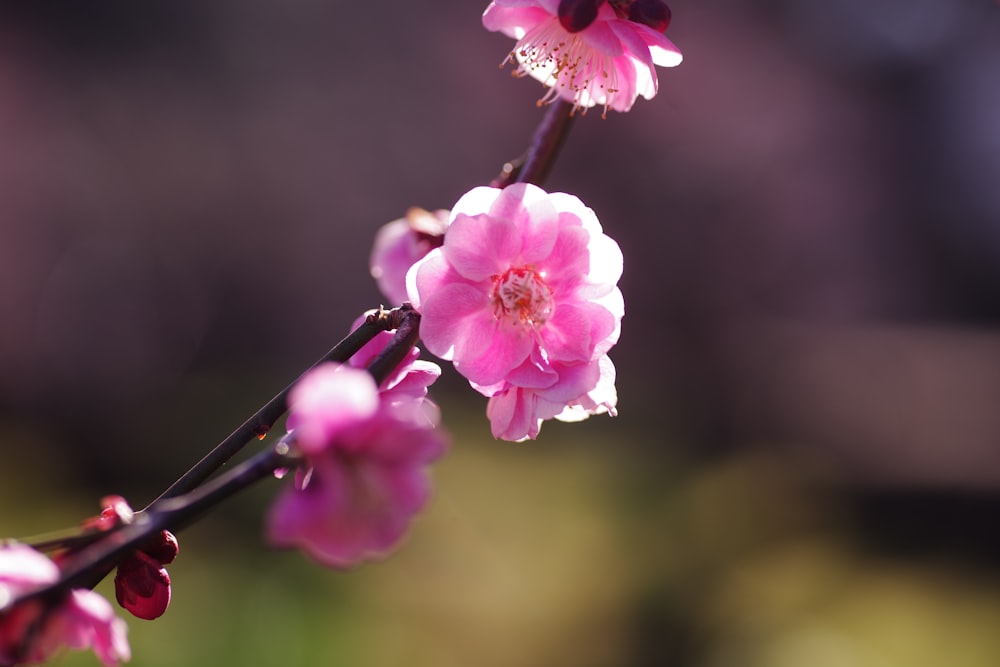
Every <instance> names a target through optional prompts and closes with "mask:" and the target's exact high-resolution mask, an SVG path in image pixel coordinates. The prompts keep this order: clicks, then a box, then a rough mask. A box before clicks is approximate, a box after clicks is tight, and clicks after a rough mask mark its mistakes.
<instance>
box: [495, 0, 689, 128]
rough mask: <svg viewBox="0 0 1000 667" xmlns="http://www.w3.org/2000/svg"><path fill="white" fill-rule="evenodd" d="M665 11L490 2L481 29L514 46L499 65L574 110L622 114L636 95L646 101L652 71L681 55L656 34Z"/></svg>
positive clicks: (617, 4) (629, 4) (573, 0)
mask: <svg viewBox="0 0 1000 667" xmlns="http://www.w3.org/2000/svg"><path fill="white" fill-rule="evenodd" d="M668 23H669V10H667V9H666V6H665V5H663V4H662V3H660V2H659V0H608V1H607V2H604V1H603V0H562V2H560V0H494V1H493V2H491V3H490V5H489V7H487V8H486V11H485V12H484V13H483V25H484V26H485V27H486V28H487V29H488V30H491V31H500V32H502V33H504V34H505V35H507V36H508V37H512V38H514V39H516V40H517V43H516V44H515V45H514V48H513V49H512V50H511V52H510V54H509V55H508V56H507V59H506V60H505V61H504V63H507V62H510V61H514V60H516V61H517V63H518V68H517V69H516V70H515V72H514V73H515V74H516V75H518V76H524V75H529V76H531V77H532V78H534V79H537V80H538V81H541V82H542V83H543V84H544V85H546V86H548V87H549V90H548V91H547V92H546V93H545V95H544V96H543V97H542V98H541V99H540V100H539V104H540V105H541V104H545V103H548V102H551V101H553V100H555V99H556V98H562V99H564V100H566V101H568V102H572V103H573V108H574V109H578V108H583V109H585V110H586V109H587V108H589V107H592V106H603V107H604V110H605V112H607V110H608V109H609V108H610V109H614V110H615V111H628V110H629V109H631V108H632V104H633V103H635V100H636V98H637V97H638V96H640V95H641V96H642V97H644V98H646V99H647V100H648V99H652V98H653V96H654V95H656V92H657V87H658V81H657V77H656V68H655V67H654V66H655V65H659V66H661V67H673V66H675V65H678V64H680V62H681V52H680V51H679V50H678V49H677V47H676V46H674V44H673V43H672V42H671V41H670V40H669V39H667V38H666V37H665V36H664V34H663V31H664V30H666V27H667V24H668Z"/></svg>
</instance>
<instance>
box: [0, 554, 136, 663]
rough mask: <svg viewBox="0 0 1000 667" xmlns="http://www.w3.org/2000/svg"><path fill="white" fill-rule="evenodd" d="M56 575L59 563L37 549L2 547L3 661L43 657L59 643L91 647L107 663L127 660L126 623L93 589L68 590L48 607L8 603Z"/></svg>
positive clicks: (32, 660)
mask: <svg viewBox="0 0 1000 667" xmlns="http://www.w3.org/2000/svg"><path fill="white" fill-rule="evenodd" d="M58 579H59V568H58V567H56V565H55V563H53V562H52V561H51V560H49V559H48V558H46V557H45V556H44V555H42V554H41V553H39V552H37V551H35V550H34V549H32V548H30V547H27V546H24V545H19V544H14V545H11V546H6V547H2V548H0V664H4V665H8V664H14V663H24V664H31V663H38V662H45V661H46V660H49V659H50V658H51V657H52V656H53V654H54V653H55V652H56V651H57V650H58V649H59V648H60V647H61V646H68V647H70V648H74V649H84V648H91V649H93V651H94V653H95V654H96V655H97V657H98V659H99V660H100V661H101V662H102V663H104V664H105V665H107V667H114V666H115V665H117V664H118V663H119V662H121V661H125V660H128V659H129V658H130V657H131V651H130V650H129V646H128V640H127V639H126V633H127V632H128V628H127V627H126V625H125V622H124V621H123V620H121V619H120V618H118V617H117V616H115V613H114V610H113V609H112V607H111V604H110V603H109V602H108V601H107V600H105V599H104V598H103V597H101V596H100V595H99V594H97V593H95V592H93V591H89V590H73V591H69V592H68V593H67V594H66V596H65V598H63V599H62V600H61V601H59V602H58V603H57V604H56V606H55V607H54V608H49V609H46V608H45V607H44V606H43V603H42V602H41V601H40V600H29V601H27V602H25V603H20V604H16V605H15V606H13V607H11V608H6V607H5V605H6V604H8V603H9V602H10V600H11V599H13V598H14V597H16V596H18V595H21V594H24V593H27V592H30V591H32V590H34V589H36V588H38V587H40V586H44V585H46V584H51V583H54V582H56V581H57V580H58ZM39 623H41V626H40V627H39V626H38V624H39Z"/></svg>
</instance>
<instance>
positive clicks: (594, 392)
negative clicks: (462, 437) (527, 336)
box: [486, 355, 618, 441]
mask: <svg viewBox="0 0 1000 667" xmlns="http://www.w3.org/2000/svg"><path fill="white" fill-rule="evenodd" d="M551 371H552V375H553V377H554V381H552V382H551V384H549V383H545V386H541V387H539V386H531V385H532V384H535V383H531V382H528V383H527V384H528V386H519V385H517V384H514V383H511V382H507V383H505V384H504V385H503V387H502V388H501V389H499V390H497V391H495V393H493V395H492V396H491V397H490V400H489V403H488V405H487V407H486V416H487V417H488V418H489V420H490V427H491V430H492V433H493V437H494V438H499V439H501V440H511V441H521V440H527V439H529V438H530V439H534V438H536V437H538V432H539V430H540V429H541V427H542V422H543V421H544V420H547V419H552V418H555V419H558V420H560V421H565V422H574V421H581V420H583V419H586V418H587V417H589V416H590V415H593V414H601V413H605V412H606V413H609V414H611V415H612V416H613V415H616V414H617V411H616V405H617V403H618V394H617V392H616V391H615V366H614V364H613V363H612V362H611V359H610V358H609V357H608V356H607V355H604V356H602V357H600V358H599V359H595V360H594V361H592V362H589V363H586V364H553V366H552V369H551Z"/></svg>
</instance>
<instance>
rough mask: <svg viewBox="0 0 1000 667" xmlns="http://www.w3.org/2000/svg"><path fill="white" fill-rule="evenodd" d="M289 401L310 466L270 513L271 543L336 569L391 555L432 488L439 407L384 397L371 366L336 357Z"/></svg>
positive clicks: (440, 442) (439, 440)
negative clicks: (300, 551) (341, 361)
mask: <svg viewBox="0 0 1000 667" xmlns="http://www.w3.org/2000/svg"><path fill="white" fill-rule="evenodd" d="M400 384H405V380H403V381H402V382H400V383H398V384H397V385H396V386H399V385H400ZM289 404H290V411H289V417H288V427H289V429H290V430H291V431H293V432H294V435H295V441H296V444H297V446H298V448H299V450H300V451H301V453H302V455H303V458H304V465H303V466H302V467H300V468H299V469H298V470H297V471H296V474H295V479H294V483H293V484H292V485H291V486H289V487H286V488H285V489H284V491H283V492H282V494H281V495H280V496H279V497H278V499H277V501H276V502H275V504H274V505H273V506H272V508H271V510H270V512H269V515H268V519H267V535H268V539H269V541H270V542H271V543H272V544H274V545H276V546H295V547H299V548H301V549H303V550H304V551H305V552H306V553H307V554H308V555H309V556H311V557H312V558H314V559H315V560H317V561H319V562H320V563H323V564H325V565H329V566H331V567H341V568H344V567H351V566H353V565H356V564H359V563H361V562H362V561H365V560H370V559H375V558H381V557H383V556H385V555H386V554H387V553H388V552H389V550H390V549H391V548H392V547H393V546H395V545H396V543H397V542H399V540H400V539H401V538H402V536H403V534H404V533H405V532H406V529H407V527H408V526H409V523H410V521H411V520H412V518H413V517H414V516H415V515H416V514H417V512H419V511H420V509H421V508H422V507H423V506H424V504H425V503H426V501H427V499H428V496H429V494H430V483H429V478H428V472H427V467H428V465H429V464H430V463H431V462H432V461H434V460H435V459H437V458H438V457H439V456H440V455H441V454H442V453H443V451H444V447H445V442H444V438H443V437H442V436H441V435H440V434H439V432H438V431H437V430H436V428H435V427H436V426H437V423H438V419H439V416H438V412H437V408H436V406H434V404H433V403H431V402H430V401H429V400H427V399H426V398H422V397H421V398H414V397H412V396H410V397H409V398H408V400H407V394H406V392H402V391H397V392H395V393H392V392H387V393H385V394H380V392H379V390H378V388H377V387H376V386H375V382H374V380H373V379H372V378H371V376H370V375H369V374H368V373H367V372H365V371H363V370H360V369H357V368H352V367H351V366H346V365H339V364H333V363H329V364H324V365H322V366H319V367H317V368H316V369H314V370H312V371H310V372H309V373H308V374H307V375H306V376H305V377H303V378H302V380H300V381H299V383H298V384H297V385H296V386H295V388H294V389H293V391H292V393H291V395H290V398H289Z"/></svg>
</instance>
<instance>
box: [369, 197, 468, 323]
mask: <svg viewBox="0 0 1000 667" xmlns="http://www.w3.org/2000/svg"><path fill="white" fill-rule="evenodd" d="M448 215H449V212H448V211H446V210H443V209H438V210H437V211H434V212H431V211H425V210H424V209H422V208H418V207H416V206H414V207H412V208H410V209H409V210H408V211H407V212H406V215H405V216H403V217H402V218H399V219H398V220H393V221H392V222H389V223H386V224H385V225H383V226H382V227H381V228H380V229H379V230H378V232H377V233H376V234H375V245H374V247H373V248H372V253H371V258H370V260H369V265H370V267H371V274H372V278H374V279H375V282H376V283H377V284H378V288H379V289H380V290H381V291H382V294H383V295H384V296H385V298H387V299H388V300H389V302H390V303H392V304H393V305H399V304H401V303H403V302H404V301H406V272H407V271H408V270H409V268H410V267H411V266H413V264H414V263H415V262H417V261H418V260H419V259H421V258H422V257H423V256H424V255H426V254H427V253H429V252H430V251H431V250H432V249H433V248H436V247H438V246H439V245H441V242H442V240H443V238H444V231H445V228H446V227H447V225H448Z"/></svg>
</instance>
